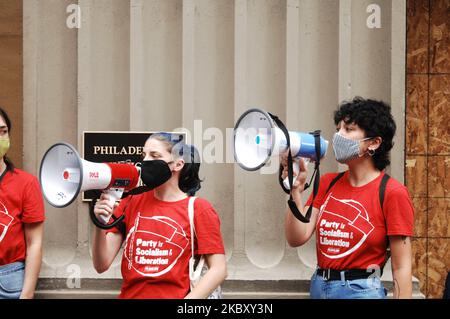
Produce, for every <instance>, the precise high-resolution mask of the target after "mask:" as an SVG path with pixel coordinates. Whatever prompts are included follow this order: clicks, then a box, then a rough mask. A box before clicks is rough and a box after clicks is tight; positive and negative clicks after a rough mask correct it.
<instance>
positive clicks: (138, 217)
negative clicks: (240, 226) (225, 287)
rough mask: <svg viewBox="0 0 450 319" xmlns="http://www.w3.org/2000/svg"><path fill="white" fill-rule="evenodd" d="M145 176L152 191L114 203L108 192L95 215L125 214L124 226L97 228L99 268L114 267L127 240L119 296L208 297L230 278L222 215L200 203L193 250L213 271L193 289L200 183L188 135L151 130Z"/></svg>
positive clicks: (94, 251) (95, 258) (195, 154)
mask: <svg viewBox="0 0 450 319" xmlns="http://www.w3.org/2000/svg"><path fill="white" fill-rule="evenodd" d="M142 155H143V162H142V166H141V179H142V181H143V182H144V184H145V185H146V186H147V187H148V188H149V189H150V191H147V192H144V193H142V194H139V195H131V196H129V197H127V198H125V199H123V200H122V201H121V202H120V204H119V205H117V204H116V205H115V206H114V208H115V209H114V208H113V207H111V204H109V201H108V196H107V195H106V194H102V196H101V198H100V200H99V201H98V202H97V203H96V205H95V207H94V213H95V215H96V216H97V217H100V215H103V217H106V218H108V217H109V216H111V214H113V213H114V215H116V216H120V215H122V214H124V215H125V219H124V224H125V227H124V228H125V230H124V231H123V233H122V232H120V231H118V230H117V229H115V230H113V231H105V230H101V229H99V228H96V229H95V233H94V240H93V244H92V255H93V256H92V257H93V263H94V267H95V269H96V270H97V271H98V272H99V273H102V272H104V271H106V270H108V269H109V267H110V266H111V264H112V262H113V260H114V258H115V257H116V255H117V254H118V252H119V250H120V248H121V246H122V245H123V248H124V250H123V255H122V276H123V284H122V289H121V293H120V296H119V298H176V299H179V298H206V297H208V296H209V295H210V294H211V292H213V291H214V290H215V289H216V288H217V287H218V286H219V285H220V284H221V283H222V282H223V281H224V280H225V278H226V276H227V270H226V260H225V251H224V246H223V240H222V236H221V232H220V220H219V217H218V215H217V213H216V211H215V210H214V208H213V207H212V206H211V204H210V203H208V202H207V201H206V200H204V199H201V198H197V199H196V200H195V202H194V226H195V239H194V243H195V248H194V250H195V254H196V255H203V256H205V259H206V263H207V265H208V271H207V272H206V274H204V276H203V277H202V278H201V280H200V281H199V283H198V284H197V285H196V286H195V288H194V289H192V291H191V290H190V279H189V259H190V257H191V251H192V249H191V240H193V239H192V238H191V228H190V220H189V216H188V204H189V199H190V197H189V195H193V194H195V192H196V191H198V190H199V189H200V182H201V180H200V179H199V177H198V172H199V168H200V162H199V155H198V152H197V151H196V150H195V148H194V147H193V146H190V145H186V144H185V143H184V142H183V141H182V136H181V135H178V134H170V133H157V134H152V135H151V136H150V137H149V139H148V140H147V141H146V143H145V145H144V148H143V153H142ZM188 194H189V195H188Z"/></svg>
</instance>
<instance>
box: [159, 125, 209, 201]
mask: <svg viewBox="0 0 450 319" xmlns="http://www.w3.org/2000/svg"><path fill="white" fill-rule="evenodd" d="M150 138H152V139H153V138H154V139H157V140H159V141H162V142H166V143H167V144H168V145H169V152H171V153H172V154H173V156H174V157H175V158H182V159H183V160H184V167H183V168H182V170H181V172H180V180H179V181H178V187H179V188H180V189H181V190H182V191H183V192H184V193H186V194H188V195H189V196H194V195H195V193H196V192H197V191H198V190H199V189H200V188H201V182H203V181H202V180H201V179H200V177H199V175H198V173H199V171H200V155H199V152H198V150H197V149H196V148H195V146H194V145H189V144H186V143H185V142H184V141H183V135H181V134H175V133H165V132H160V133H154V134H152V135H151V136H150Z"/></svg>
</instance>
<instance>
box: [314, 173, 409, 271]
mask: <svg viewBox="0 0 450 319" xmlns="http://www.w3.org/2000/svg"><path fill="white" fill-rule="evenodd" d="M337 175H338V174H337V173H332V174H325V175H324V176H322V178H321V179H320V187H319V191H318V194H317V197H316V199H315V200H314V205H313V206H314V207H315V208H317V209H319V210H320V212H319V216H318V219H317V224H316V242H317V243H316V249H317V261H318V265H319V267H320V268H332V269H337V270H344V269H368V268H369V267H374V265H377V266H379V267H381V266H382V265H383V264H384V263H385V260H386V248H387V237H386V236H390V235H403V236H412V235H413V227H414V208H413V205H412V202H411V199H410V197H409V195H408V190H407V189H406V187H405V186H404V185H402V184H401V183H399V182H398V181H397V180H395V179H394V178H390V179H389V181H388V183H387V185H386V192H385V197H384V203H383V210H382V209H381V207H380V200H379V186H380V182H381V180H382V178H383V176H384V172H382V173H381V174H380V176H379V177H377V178H376V179H375V180H373V181H371V182H370V183H368V184H366V185H364V186H361V187H353V186H352V185H350V183H349V181H348V171H347V172H346V173H345V174H344V176H342V177H341V178H340V179H339V180H338V181H337V182H336V184H334V186H333V187H332V188H331V189H330V191H329V192H328V194H325V192H326V190H327V188H328V186H329V185H330V183H331V181H332V180H333V179H334V178H335V177H336V176H337ZM311 199H312V196H311V197H310V198H309V200H308V202H307V204H306V205H307V206H309V205H310V203H311Z"/></svg>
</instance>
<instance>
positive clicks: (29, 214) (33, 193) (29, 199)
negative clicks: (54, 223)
mask: <svg viewBox="0 0 450 319" xmlns="http://www.w3.org/2000/svg"><path fill="white" fill-rule="evenodd" d="M44 212H45V210H44V201H43V199H42V193H41V189H40V186H39V182H38V180H37V178H36V177H34V176H33V175H31V174H29V173H26V172H24V171H22V170H19V169H15V170H14V172H10V171H6V172H5V173H4V175H3V178H2V179H1V180H0V265H6V264H10V263H13V262H16V261H25V256H26V242H25V233H24V229H23V224H29V223H39V222H43V221H44V220H45V216H44Z"/></svg>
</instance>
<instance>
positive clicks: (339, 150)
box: [333, 133, 372, 164]
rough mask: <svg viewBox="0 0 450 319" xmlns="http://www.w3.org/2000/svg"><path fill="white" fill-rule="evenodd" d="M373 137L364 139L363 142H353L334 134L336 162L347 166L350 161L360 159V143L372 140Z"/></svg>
mask: <svg viewBox="0 0 450 319" xmlns="http://www.w3.org/2000/svg"><path fill="white" fill-rule="evenodd" d="M371 138H372V137H367V138H363V139H362V140H351V139H349V138H346V137H343V136H342V135H340V134H339V133H334V136H333V150H334V155H335V156H336V160H337V161H338V162H339V163H341V164H345V163H347V162H348V161H350V160H352V159H354V158H357V157H359V156H360V155H359V143H360V142H362V141H366V140H370V139H371Z"/></svg>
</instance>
